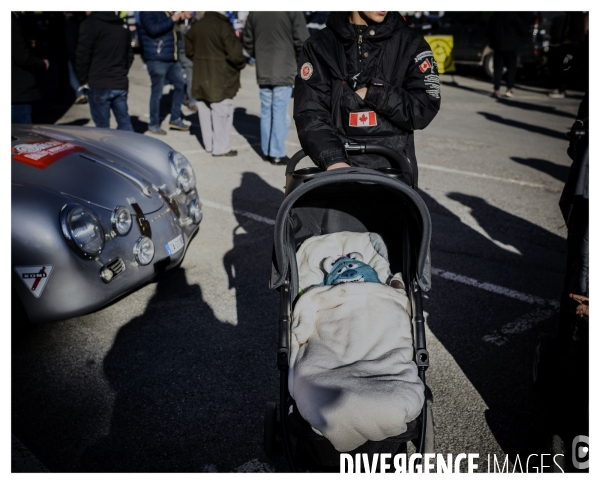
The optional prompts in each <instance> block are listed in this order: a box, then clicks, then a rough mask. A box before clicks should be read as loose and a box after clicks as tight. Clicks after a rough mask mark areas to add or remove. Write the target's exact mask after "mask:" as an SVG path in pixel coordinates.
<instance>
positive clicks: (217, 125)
mask: <svg viewBox="0 0 600 484" xmlns="http://www.w3.org/2000/svg"><path fill="white" fill-rule="evenodd" d="M185 55H186V56H187V57H188V58H189V59H192V62H193V63H194V68H193V73H192V96H194V98H195V99H196V100H197V101H198V117H199V120H200V130H201V132H202V141H203V143H204V148H205V149H206V151H207V152H209V153H210V152H212V155H213V156H236V155H237V151H236V150H232V149H231V146H230V139H231V127H232V126H233V97H234V96H235V95H236V94H237V92H238V90H239V89H240V87H241V85H240V71H241V70H242V69H243V68H244V67H245V66H246V57H245V56H244V53H243V52H242V44H241V43H240V41H239V39H238V38H237V37H236V36H235V33H234V31H233V27H232V26H231V22H230V20H229V19H228V18H227V17H226V16H225V12H206V13H205V14H204V17H203V18H202V19H201V20H199V21H198V22H196V23H195V24H194V25H192V28H191V29H190V30H189V31H188V32H187V33H186V34H185Z"/></svg>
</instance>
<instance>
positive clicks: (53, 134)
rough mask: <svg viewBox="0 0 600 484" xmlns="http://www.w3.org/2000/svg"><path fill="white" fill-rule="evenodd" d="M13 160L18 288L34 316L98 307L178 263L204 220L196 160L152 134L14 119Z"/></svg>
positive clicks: (37, 319) (14, 279)
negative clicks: (22, 122)
mask: <svg viewBox="0 0 600 484" xmlns="http://www.w3.org/2000/svg"><path fill="white" fill-rule="evenodd" d="M11 161H12V167H11V172H12V239H11V241H12V254H11V266H12V291H13V298H14V297H18V299H19V300H20V302H21V303H22V305H23V308H24V309H25V311H26V313H27V316H28V317H29V319H30V320H31V321H34V322H45V321H55V320H59V319H65V318H70V317H73V316H78V315H81V314H85V313H88V312H91V311H93V310H95V309H98V308H100V307H102V306H104V305H105V304H107V303H108V302H110V301H112V300H113V299H115V298H117V297H119V296H121V295H123V294H124V293H127V292H128V291H131V290H132V289H135V288H137V287H139V286H140V285H142V284H144V283H145V282H147V281H149V280H151V279H153V278H154V277H155V276H156V275H157V274H159V273H160V272H163V271H165V270H168V269H170V268H172V267H175V266H176V265H178V264H179V263H180V262H181V261H182V260H183V256H184V254H185V252H186V249H187V247H188V244H189V243H190V241H191V239H192V237H193V236H194V235H195V233H196V232H197V230H198V228H199V224H200V221H201V220H202V204H201V202H200V199H199V197H198V193H197V191H196V178H195V175H194V171H193V169H192V166H191V165H190V163H189V161H188V160H187V159H186V158H185V156H183V155H182V154H181V153H178V152H176V151H174V150H173V149H171V148H170V147H169V146H168V145H166V144H165V143H163V142H162V141H159V140H156V139H153V138H150V137H148V136H144V135H140V134H136V133H129V132H124V131H116V130H109V129H98V128H84V127H75V126H37V125H34V126H29V125H13V126H12V141H11ZM17 303H18V301H17Z"/></svg>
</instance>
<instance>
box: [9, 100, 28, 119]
mask: <svg viewBox="0 0 600 484" xmlns="http://www.w3.org/2000/svg"><path fill="white" fill-rule="evenodd" d="M10 118H11V119H10V122H11V123H12V124H31V104H27V103H19V104H13V105H11V107H10Z"/></svg>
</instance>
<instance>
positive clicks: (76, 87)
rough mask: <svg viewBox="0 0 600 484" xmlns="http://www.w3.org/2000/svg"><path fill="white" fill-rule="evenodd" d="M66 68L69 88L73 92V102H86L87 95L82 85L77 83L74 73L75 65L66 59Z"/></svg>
mask: <svg viewBox="0 0 600 484" xmlns="http://www.w3.org/2000/svg"><path fill="white" fill-rule="evenodd" d="M67 69H68V71H69V84H71V88H72V89H73V91H74V92H75V104H85V103H87V96H86V95H85V91H84V89H83V86H82V85H81V84H79V79H77V76H76V75H75V67H74V66H73V63H72V62H71V60H67Z"/></svg>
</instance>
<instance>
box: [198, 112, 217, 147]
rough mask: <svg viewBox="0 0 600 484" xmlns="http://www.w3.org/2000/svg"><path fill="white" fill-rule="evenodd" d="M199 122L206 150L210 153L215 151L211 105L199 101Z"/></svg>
mask: <svg viewBox="0 0 600 484" xmlns="http://www.w3.org/2000/svg"><path fill="white" fill-rule="evenodd" d="M197 106H198V120H199V121H200V132H201V133H202V142H203V143H204V149H205V150H206V151H208V152H209V153H210V152H212V150H213V125H212V118H211V112H210V105H209V104H207V103H205V102H204V101H198V104H197Z"/></svg>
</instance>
